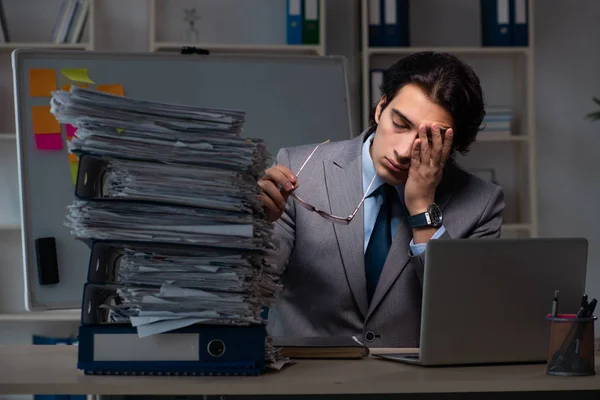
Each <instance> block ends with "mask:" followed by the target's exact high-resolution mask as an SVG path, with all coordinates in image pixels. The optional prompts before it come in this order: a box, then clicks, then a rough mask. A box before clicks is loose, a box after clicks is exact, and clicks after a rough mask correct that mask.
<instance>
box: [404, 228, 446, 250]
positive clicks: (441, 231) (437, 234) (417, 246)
mask: <svg viewBox="0 0 600 400" xmlns="http://www.w3.org/2000/svg"><path fill="white" fill-rule="evenodd" d="M445 232H446V228H445V227H444V225H442V226H440V229H438V230H437V231H436V232H435V233H434V234H433V236H432V237H431V240H434V239H438V238H439V237H440V236H442V235H443V234H444V233H445ZM426 247H427V243H417V244H415V240H414V239H411V240H410V255H411V256H413V257H415V256H418V255H419V254H421V253H423V252H424V251H425V248H426Z"/></svg>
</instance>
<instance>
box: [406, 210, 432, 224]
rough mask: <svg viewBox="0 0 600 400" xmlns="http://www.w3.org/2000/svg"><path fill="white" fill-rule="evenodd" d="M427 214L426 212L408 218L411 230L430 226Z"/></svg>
mask: <svg viewBox="0 0 600 400" xmlns="http://www.w3.org/2000/svg"><path fill="white" fill-rule="evenodd" d="M428 217H429V213H428V212H427V211H425V212H422V213H420V214H415V215H411V216H409V217H408V225H409V226H410V227H411V228H419V227H422V226H428V225H430V219H429V218H428Z"/></svg>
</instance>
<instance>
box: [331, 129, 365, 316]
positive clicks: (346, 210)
mask: <svg viewBox="0 0 600 400" xmlns="http://www.w3.org/2000/svg"><path fill="white" fill-rule="evenodd" d="M362 137H363V135H361V136H360V137H359V138H357V139H356V140H355V141H352V142H356V144H357V145H358V149H349V151H348V153H347V154H346V155H347V158H346V159H345V160H344V159H343V158H340V159H339V160H337V161H332V160H324V161H323V163H324V169H325V185H326V187H327V195H328V197H329V205H330V207H331V213H332V214H333V215H337V216H348V215H350V213H352V212H353V211H354V208H355V207H356V206H357V205H358V203H359V202H360V200H361V198H362V196H363V185H362V162H361V153H360V146H361V144H362V141H361V138H362ZM333 225H334V229H335V234H336V237H337V241H338V246H339V249H340V253H341V256H342V262H343V264H344V269H345V271H346V278H347V280H348V284H349V286H350V290H351V291H352V294H353V296H354V299H355V300H356V303H357V304H358V307H359V309H360V311H361V312H362V314H363V317H365V316H366V315H367V310H368V302H367V293H366V278H365V267H364V255H363V246H364V228H363V227H364V212H363V207H361V208H360V209H359V210H358V212H357V213H356V215H355V216H354V219H353V220H352V221H351V222H350V224H348V225H342V224H337V223H334V224H333Z"/></svg>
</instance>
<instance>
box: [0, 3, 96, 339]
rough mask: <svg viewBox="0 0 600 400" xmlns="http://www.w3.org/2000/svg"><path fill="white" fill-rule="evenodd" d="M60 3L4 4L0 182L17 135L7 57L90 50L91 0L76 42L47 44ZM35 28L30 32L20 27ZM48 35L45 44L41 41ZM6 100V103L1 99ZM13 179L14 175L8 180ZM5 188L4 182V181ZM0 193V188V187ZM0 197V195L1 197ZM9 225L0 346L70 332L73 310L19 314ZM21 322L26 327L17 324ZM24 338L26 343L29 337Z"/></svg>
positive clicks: (18, 247) (4, 228) (15, 233)
mask: <svg viewBox="0 0 600 400" xmlns="http://www.w3.org/2000/svg"><path fill="white" fill-rule="evenodd" d="M61 3H62V0H19V1H18V2H13V1H9V2H6V1H5V2H4V3H3V4H4V11H5V12H6V15H7V24H8V28H9V31H10V34H11V37H10V39H11V40H12V41H11V42H8V43H0V70H1V71H2V72H3V73H1V74H0V77H1V79H2V82H1V83H0V88H2V89H1V90H2V91H1V92H0V99H2V100H0V103H1V104H2V107H0V165H3V166H10V167H9V168H0V183H5V182H7V181H14V182H18V177H17V167H16V166H17V143H16V142H17V141H16V139H17V137H16V132H15V121H14V119H15V112H14V105H13V76H12V66H11V53H12V52H13V51H14V50H16V49H21V48H28V49H32V48H33V49H66V50H73V51H86V50H94V48H95V23H94V22H95V11H96V0H90V7H89V10H88V16H87V20H86V24H85V27H84V36H83V38H82V40H83V42H81V43H52V42H50V41H49V40H51V36H50V35H51V32H52V29H53V27H54V24H55V23H56V21H57V16H58V13H59V10H60V6H61ZM32 24H35V28H36V29H30V28H26V29H24V28H23V27H24V26H27V27H30V26H32ZM46 37H48V41H43V39H44V38H46ZM5 100H6V101H5ZM13 175H14V176H13ZM6 184H8V183H6ZM0 190H2V189H0ZM10 191H11V192H14V201H17V200H18V196H19V193H18V186H16V185H15V186H14V187H13V186H12V185H10ZM4 198H5V197H3V199H4ZM10 209H11V208H10V205H7V204H5V203H4V201H3V200H0V211H4V212H3V213H2V212H0V215H2V216H3V217H2V219H4V218H6V217H7V216H8V217H12V216H13V215H12V214H11V213H10V212H9V211H7V210H10ZM16 214H17V215H14V218H11V221H10V222H8V221H6V220H2V219H0V281H2V282H5V286H4V287H3V288H2V289H3V290H2V293H0V339H1V341H0V344H1V342H4V341H6V342H17V341H23V340H25V341H27V340H28V335H30V334H33V333H36V334H48V335H54V334H56V335H65V334H73V333H74V332H76V330H75V327H76V326H77V321H78V319H79V311H77V310H73V311H71V310H65V311H59V312H57V311H37V312H27V311H26V310H25V296H24V293H23V291H24V282H23V264H22V260H23V257H22V237H21V235H22V232H21V224H20V223H13V222H12V221H13V220H15V221H20V219H21V218H20V215H18V211H17V212H16ZM22 323H27V325H21V324H22ZM29 340H30V339H29Z"/></svg>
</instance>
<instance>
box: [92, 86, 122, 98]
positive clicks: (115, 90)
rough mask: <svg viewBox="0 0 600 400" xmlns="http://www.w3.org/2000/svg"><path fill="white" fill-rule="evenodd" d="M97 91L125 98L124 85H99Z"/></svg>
mask: <svg viewBox="0 0 600 400" xmlns="http://www.w3.org/2000/svg"><path fill="white" fill-rule="evenodd" d="M96 90H97V91H99V92H103V93H110V94H115V95H117V96H125V92H124V91H123V85H121V84H120V83H119V84H116V85H98V86H96Z"/></svg>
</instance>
